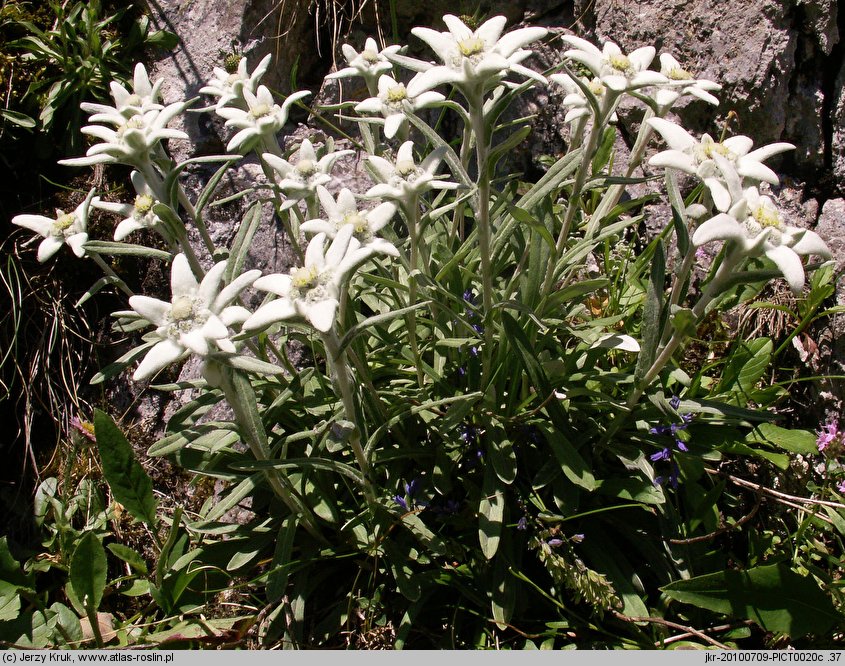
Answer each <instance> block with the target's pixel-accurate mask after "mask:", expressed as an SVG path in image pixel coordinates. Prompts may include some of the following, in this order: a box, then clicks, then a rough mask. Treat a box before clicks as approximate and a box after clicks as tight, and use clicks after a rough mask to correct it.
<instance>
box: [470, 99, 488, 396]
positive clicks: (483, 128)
mask: <svg viewBox="0 0 845 666" xmlns="http://www.w3.org/2000/svg"><path fill="white" fill-rule="evenodd" d="M467 102H468V105H469V118H470V124H471V126H472V132H473V134H474V135H475V162H476V166H477V169H478V183H477V187H476V189H477V191H476V206H475V224H476V228H477V229H478V252H479V255H480V258H481V302H482V306H483V307H482V310H483V313H484V318H485V320H486V319H487V318H488V317H490V316H491V314H492V312H493V265H492V263H491V261H490V260H491V257H492V256H493V253H492V250H491V247H492V242H493V240H492V236H493V230H492V228H491V226H490V173H489V172H488V168H487V162H488V161H489V159H488V158H489V155H490V138H491V137H490V134H489V132H488V128H487V124H486V122H485V119H484V99H483V96H482V94H481V91H480V90H479V91H478V93H477V94H475V95H467ZM493 330H494V327H493V326H492V325H491V323H490V322H487V321H485V325H484V340H483V344H482V348H481V372H482V377H484V379H485V380H487V379H489V378H490V364H491V361H492V355H493Z"/></svg>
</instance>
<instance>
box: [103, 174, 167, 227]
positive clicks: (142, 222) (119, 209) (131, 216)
mask: <svg viewBox="0 0 845 666" xmlns="http://www.w3.org/2000/svg"><path fill="white" fill-rule="evenodd" d="M130 178H131V180H132V185H133V187H134V188H135V192H136V196H135V202H134V203H131V204H129V203H116V202H114V201H99V200H98V201H95V202H94V204H93V205H94V207H95V208H99V209H101V210H107V211H109V212H110V213H117V214H118V215H123V216H124V219H123V220H121V221H120V223H119V224H118V225H117V228H116V229H115V230H114V239H115V240H116V241H122V240H123V239H124V238H126V237H127V236H128V235H129V234H131V233H132V232H134V231H138V230H139V229H155V228H157V227H159V225H160V224H161V223H162V220H161V218H160V217H159V216H158V215H156V214H155V213H154V212H153V206H155V205H156V204H157V203H159V202H158V200H157V199H156V197H155V193H154V192H153V191H152V189H151V188H150V186H149V185H148V184H147V181H146V179H145V178H144V176H143V175H142V174H141V172H140V171H133V172H132V174H131V175H130Z"/></svg>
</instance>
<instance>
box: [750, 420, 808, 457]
mask: <svg viewBox="0 0 845 666" xmlns="http://www.w3.org/2000/svg"><path fill="white" fill-rule="evenodd" d="M745 439H746V441H747V442H758V443H760V444H771V445H773V446H775V447H777V448H779V449H783V450H784V451H789V452H790V453H799V454H801V455H805V456H807V455H814V454H817V453H818V452H819V449H818V445H817V444H816V435H815V434H814V433H812V432H810V431H808V430H790V429H789V428H781V427H780V426H776V425H775V424H774V423H761V424H760V425H758V426H756V427H755V428H754V429H753V430H752V431H751V432H750V433H748V436H747V437H746V438H745Z"/></svg>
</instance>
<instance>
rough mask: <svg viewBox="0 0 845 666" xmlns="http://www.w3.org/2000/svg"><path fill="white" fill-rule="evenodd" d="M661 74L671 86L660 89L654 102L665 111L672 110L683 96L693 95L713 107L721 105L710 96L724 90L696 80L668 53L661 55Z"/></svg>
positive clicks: (713, 82) (707, 82)
mask: <svg viewBox="0 0 845 666" xmlns="http://www.w3.org/2000/svg"><path fill="white" fill-rule="evenodd" d="M660 73H661V74H663V76H665V77H666V78H667V79H668V80H669V84H670V85H669V86H667V87H662V88H660V89H658V90H657V91H656V92H655V94H654V101H655V102H657V105H658V106H659V107H660V108H661V109H662V110H663V111H664V112H666V111H668V110H669V109H670V108H672V105H673V104H674V103H675V102H676V101H677V100H678V98H680V97H681V96H682V95H691V96H693V97H696V98H698V99H700V100H702V101H704V102H707V103H708V104H712V105H713V106H718V105H719V100H718V98H716V97H714V96H713V95H711V94H710V92H711V91H718V90H721V89H722V86H720V85H719V84H718V83H716V82H715V81H708V80H707V79H696V78H695V77H694V76H693V75H692V74H690V73H689V72H688V71H687V70H685V69H684V68H683V67H681V63H679V62H678V61H677V60H675V58H674V57H673V56H672V55H670V54H668V53H661V54H660Z"/></svg>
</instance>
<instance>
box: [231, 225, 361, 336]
mask: <svg viewBox="0 0 845 666" xmlns="http://www.w3.org/2000/svg"><path fill="white" fill-rule="evenodd" d="M354 231H355V230H354V229H353V227H352V225H345V226H344V227H343V228H341V229H340V230H339V231H338V232H337V235H336V236H335V237H334V240H333V241H332V244H331V245H330V246H329V249H328V251H326V250H324V248H323V245H324V243H325V241H326V234H322V233H321V234H317V235H316V236H314V238H312V239H311V242H310V243H308V247H307V248H306V249H305V261H304V265H303V266H300V267H295V268H292V269H291V270H290V273H289V274H288V275H285V274H283V273H274V274H272V275H265V276H264V277H261V278H259V279H258V280H256V281H255V287H256V288H257V289H261V290H262V291H269V292H270V293H272V294H275V295H276V296H279V298H278V299H276V300H273V301H270V302H269V303H266V304H265V305H262V306H261V307H260V308H258V309H257V310H256V311H255V313H253V315H252V316H251V317H250V318H249V319H247V320H246V321H245V322H244V325H243V330H244V331H258V330H261V329H264V328H266V327H267V326H269V325H270V324H273V323H276V322H279V321H285V320H288V319H304V320H306V321H307V322H308V323H309V324H311V325H312V326H313V327H314V328H315V329H317V330H318V331H320V332H322V333H326V332H328V331H329V330H331V328H332V326H333V325H334V321H335V315H336V313H337V307H338V304H339V301H338V299H339V297H340V288H341V286H342V285H343V283H344V282H345V281H346V279H347V276H348V274H349V273H350V272H351V271H352V270H353V269H355V268H356V267H357V266H358V265H360V264H361V263H363V262H364V261H366V260H367V259H368V258H369V257H370V256H371V255H372V250H371V249H370V248H363V247H361V246H360V244H359V243H358V241H357V240H355V238H353V233H354Z"/></svg>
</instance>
